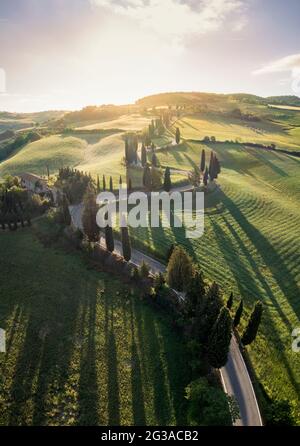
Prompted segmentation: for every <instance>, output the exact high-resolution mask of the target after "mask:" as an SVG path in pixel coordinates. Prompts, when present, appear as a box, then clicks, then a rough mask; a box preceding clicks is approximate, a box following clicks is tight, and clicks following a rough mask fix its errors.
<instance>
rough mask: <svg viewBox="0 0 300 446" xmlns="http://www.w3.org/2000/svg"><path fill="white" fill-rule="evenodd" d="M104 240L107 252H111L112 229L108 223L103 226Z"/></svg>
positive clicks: (112, 243) (112, 242)
mask: <svg viewBox="0 0 300 446" xmlns="http://www.w3.org/2000/svg"><path fill="white" fill-rule="evenodd" d="M105 242H106V249H107V250H108V251H109V252H113V251H114V249H115V242H114V236H113V229H112V227H111V226H110V225H107V226H106V227H105Z"/></svg>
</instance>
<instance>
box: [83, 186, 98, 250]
mask: <svg viewBox="0 0 300 446" xmlns="http://www.w3.org/2000/svg"><path fill="white" fill-rule="evenodd" d="M83 206H84V208H83V214H82V225H83V231H84V233H85V234H86V236H87V237H88V239H89V241H90V242H96V241H98V240H99V228H98V225H97V221H96V216H97V212H98V208H97V204H96V194H95V191H94V190H93V189H92V188H91V187H89V188H88V189H87V191H86V193H85V195H84V198H83Z"/></svg>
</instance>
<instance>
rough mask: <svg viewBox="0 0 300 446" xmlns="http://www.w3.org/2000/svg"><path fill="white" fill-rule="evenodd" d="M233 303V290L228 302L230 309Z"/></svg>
mask: <svg viewBox="0 0 300 446" xmlns="http://www.w3.org/2000/svg"><path fill="white" fill-rule="evenodd" d="M232 305H233V292H232V291H231V293H230V296H229V299H228V301H227V304H226V306H227V308H228V310H231V308H232Z"/></svg>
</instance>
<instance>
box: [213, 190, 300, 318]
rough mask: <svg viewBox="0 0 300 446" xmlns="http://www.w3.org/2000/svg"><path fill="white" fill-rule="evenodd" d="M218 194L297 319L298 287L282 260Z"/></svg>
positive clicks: (253, 227)
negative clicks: (271, 275)
mask: <svg viewBox="0 0 300 446" xmlns="http://www.w3.org/2000/svg"><path fill="white" fill-rule="evenodd" d="M220 193H221V196H222V201H223V203H224V205H225V206H226V207H227V209H228V210H229V212H230V213H231V215H232V217H233V218H234V219H235V220H236V222H237V224H238V225H239V226H240V227H241V229H242V230H243V231H244V232H245V234H246V235H247V237H248V238H249V239H250V240H251V242H252V244H253V246H255V248H256V250H257V251H258V252H259V254H260V256H261V257H262V259H263V260H264V262H265V264H266V265H267V266H268V267H269V269H270V270H271V272H272V274H273V277H274V278H275V280H276V282H277V284H278V286H279V287H280V289H281V291H282V292H283V294H284V295H285V296H286V297H287V299H288V301H289V303H290V305H291V306H292V308H293V310H294V313H295V315H296V316H297V317H298V319H299V306H298V296H299V287H298V285H297V282H296V280H295V278H294V277H293V275H292V274H291V273H290V271H289V270H288V268H287V267H286V265H285V262H284V259H283V258H282V257H281V256H280V254H279V252H278V251H277V250H276V249H275V248H274V247H273V246H272V245H271V243H270V242H269V241H268V240H267V239H266V237H265V236H264V235H263V234H261V232H260V231H259V230H258V229H257V228H255V226H254V225H252V224H251V223H250V222H249V220H248V219H247V218H246V217H245V215H244V214H243V213H242V212H241V210H240V209H239V208H238V206H237V205H236V204H235V203H234V202H233V201H232V200H231V199H230V198H229V197H228V196H227V195H225V194H224V192H220ZM291 297H293V298H291Z"/></svg>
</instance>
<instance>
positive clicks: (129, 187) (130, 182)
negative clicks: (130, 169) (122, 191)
mask: <svg viewBox="0 0 300 446" xmlns="http://www.w3.org/2000/svg"><path fill="white" fill-rule="evenodd" d="M131 190H132V180H131V178H129V180H128V191H129V192H130V191H131Z"/></svg>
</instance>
